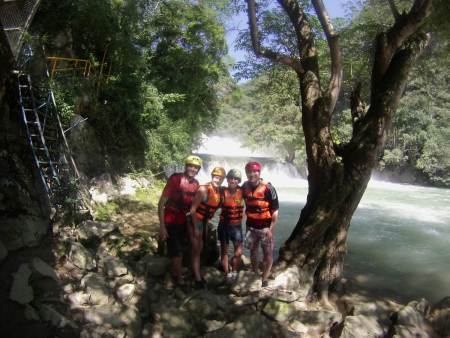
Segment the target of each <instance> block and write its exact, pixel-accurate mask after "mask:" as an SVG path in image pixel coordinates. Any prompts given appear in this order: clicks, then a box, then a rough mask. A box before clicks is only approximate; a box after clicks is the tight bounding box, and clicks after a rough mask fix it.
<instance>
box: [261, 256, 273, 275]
mask: <svg viewBox="0 0 450 338" xmlns="http://www.w3.org/2000/svg"><path fill="white" fill-rule="evenodd" d="M272 264H273V257H272V252H270V253H264V257H263V274H262V280H263V281H266V280H267V279H268V278H269V275H270V270H271V269H272Z"/></svg>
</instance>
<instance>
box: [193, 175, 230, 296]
mask: <svg viewBox="0 0 450 338" xmlns="http://www.w3.org/2000/svg"><path fill="white" fill-rule="evenodd" d="M224 179H225V169H223V168H221V167H216V168H214V169H213V171H212V172H211V182H209V183H207V184H205V185H202V186H200V188H199V189H198V191H197V193H196V195H195V197H194V200H193V202H192V207H191V217H192V223H191V224H189V227H188V231H189V238H190V240H191V258H192V271H193V272H194V278H195V287H196V288H198V289H205V288H206V283H205V281H204V279H203V278H202V276H201V275H200V254H201V252H202V249H203V236H205V238H206V233H207V231H208V226H207V224H208V222H209V220H211V218H213V216H214V213H215V212H216V210H217V208H218V207H219V205H220V192H219V188H220V186H221V184H222V182H223V180H224Z"/></svg>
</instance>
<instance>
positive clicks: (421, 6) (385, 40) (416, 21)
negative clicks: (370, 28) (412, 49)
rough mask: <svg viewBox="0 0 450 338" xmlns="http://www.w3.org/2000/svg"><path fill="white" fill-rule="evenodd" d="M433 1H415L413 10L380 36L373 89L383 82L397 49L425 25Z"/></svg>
mask: <svg viewBox="0 0 450 338" xmlns="http://www.w3.org/2000/svg"><path fill="white" fill-rule="evenodd" d="M431 4H432V0H415V1H414V4H413V6H412V7H411V10H410V11H409V12H408V13H407V14H405V15H401V16H399V18H398V20H396V22H395V24H394V25H393V26H392V27H391V28H390V29H389V30H388V31H387V32H386V33H381V34H380V35H378V38H377V46H376V52H375V62H374V67H373V72H372V88H376V86H377V84H379V83H381V82H382V81H383V77H384V75H385V74H386V70H387V69H388V67H389V64H390V62H391V59H392V57H393V56H394V54H395V52H396V51H397V49H398V48H399V47H400V46H401V45H402V44H403V43H404V42H405V41H406V40H407V39H408V38H409V37H410V36H411V35H413V34H414V33H415V32H416V31H417V30H418V28H419V27H420V26H421V25H422V24H423V22H424V20H425V18H426V17H427V16H428V15H429V14H430V13H431Z"/></svg>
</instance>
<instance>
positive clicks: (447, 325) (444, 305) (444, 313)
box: [427, 297, 450, 337]
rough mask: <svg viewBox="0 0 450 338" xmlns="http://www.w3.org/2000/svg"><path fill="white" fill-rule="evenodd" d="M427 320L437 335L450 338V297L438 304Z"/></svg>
mask: <svg viewBox="0 0 450 338" xmlns="http://www.w3.org/2000/svg"><path fill="white" fill-rule="evenodd" d="M427 318H428V320H429V321H430V322H431V325H432V326H433V328H434V330H435V331H436V333H437V334H439V335H441V337H450V297H445V298H443V299H442V300H440V301H439V302H438V303H436V305H434V306H433V307H432V309H431V313H430V315H429V316H428V317H427Z"/></svg>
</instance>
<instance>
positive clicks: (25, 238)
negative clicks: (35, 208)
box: [0, 215, 49, 250]
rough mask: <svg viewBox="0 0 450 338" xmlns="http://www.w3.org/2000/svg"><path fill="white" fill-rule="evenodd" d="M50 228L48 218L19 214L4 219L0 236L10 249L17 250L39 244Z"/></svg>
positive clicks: (0, 228)
mask: <svg viewBox="0 0 450 338" xmlns="http://www.w3.org/2000/svg"><path fill="white" fill-rule="evenodd" d="M48 230H49V221H48V219H44V218H41V217H38V216H33V215H17V216H14V217H7V218H4V219H3V220H2V226H1V227H0V237H1V238H2V242H3V244H4V245H5V247H6V248H7V249H8V250H17V249H20V248H23V247H32V246H36V245H38V244H39V243H40V241H41V239H42V238H43V237H44V236H45V234H46V233H47V231H48Z"/></svg>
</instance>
